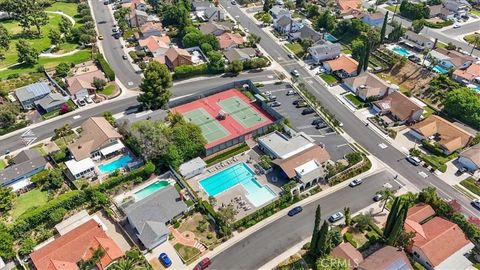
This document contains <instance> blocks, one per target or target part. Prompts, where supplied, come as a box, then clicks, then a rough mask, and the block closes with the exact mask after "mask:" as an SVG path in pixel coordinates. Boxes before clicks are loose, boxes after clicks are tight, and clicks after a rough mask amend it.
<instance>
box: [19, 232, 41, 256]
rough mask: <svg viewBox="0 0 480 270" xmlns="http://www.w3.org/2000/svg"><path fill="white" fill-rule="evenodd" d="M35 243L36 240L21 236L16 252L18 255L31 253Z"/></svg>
mask: <svg viewBox="0 0 480 270" xmlns="http://www.w3.org/2000/svg"><path fill="white" fill-rule="evenodd" d="M36 245H37V241H35V239H33V238H32V237H30V236H29V237H27V238H23V239H22V240H21V241H20V249H18V254H19V255H20V256H27V255H28V254H30V253H32V251H33V248H34V247H35V246H36Z"/></svg>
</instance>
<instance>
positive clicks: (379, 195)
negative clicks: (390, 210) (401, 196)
mask: <svg viewBox="0 0 480 270" xmlns="http://www.w3.org/2000/svg"><path fill="white" fill-rule="evenodd" d="M382 197H383V196H382V194H380V193H377V194H375V196H373V201H374V202H378V201H380V200H381V199H382Z"/></svg>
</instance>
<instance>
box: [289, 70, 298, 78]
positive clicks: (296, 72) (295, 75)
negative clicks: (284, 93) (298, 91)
mask: <svg viewBox="0 0 480 270" xmlns="http://www.w3.org/2000/svg"><path fill="white" fill-rule="evenodd" d="M290 73H291V74H292V75H293V76H294V77H298V76H300V73H298V70H296V69H294V70H292V71H291V72H290Z"/></svg>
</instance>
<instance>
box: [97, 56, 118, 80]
mask: <svg viewBox="0 0 480 270" xmlns="http://www.w3.org/2000/svg"><path fill="white" fill-rule="evenodd" d="M96 60H97V64H98V65H100V68H101V69H102V70H103V72H104V73H105V76H107V78H108V80H109V81H114V80H115V72H113V69H112V68H111V67H110V64H108V62H107V60H105V58H104V57H103V54H101V53H97V56H96Z"/></svg>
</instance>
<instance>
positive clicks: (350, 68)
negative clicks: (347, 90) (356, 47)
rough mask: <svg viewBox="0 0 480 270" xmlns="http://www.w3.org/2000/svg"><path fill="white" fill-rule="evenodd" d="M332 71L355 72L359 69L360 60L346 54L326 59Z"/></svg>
mask: <svg viewBox="0 0 480 270" xmlns="http://www.w3.org/2000/svg"><path fill="white" fill-rule="evenodd" d="M325 63H327V64H328V65H329V66H330V68H331V70H332V71H339V70H345V71H346V72H347V73H349V74H350V73H353V72H354V71H356V70H357V66H358V62H357V61H355V59H353V58H351V57H348V56H346V55H344V54H342V55H340V57H338V58H336V59H333V60H329V61H326V62H325Z"/></svg>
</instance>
